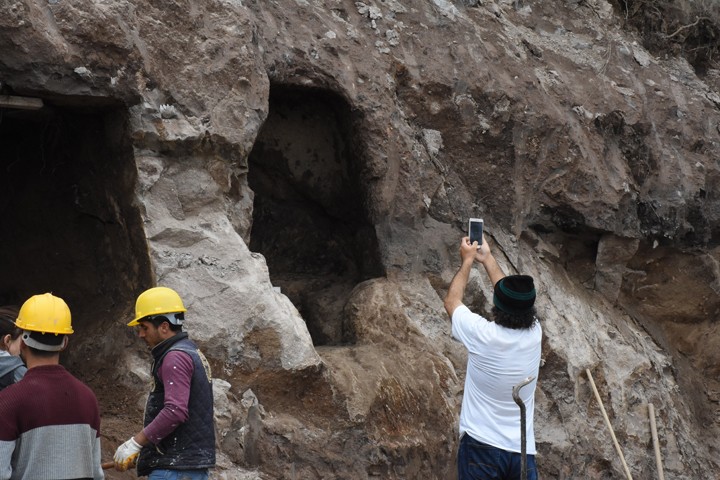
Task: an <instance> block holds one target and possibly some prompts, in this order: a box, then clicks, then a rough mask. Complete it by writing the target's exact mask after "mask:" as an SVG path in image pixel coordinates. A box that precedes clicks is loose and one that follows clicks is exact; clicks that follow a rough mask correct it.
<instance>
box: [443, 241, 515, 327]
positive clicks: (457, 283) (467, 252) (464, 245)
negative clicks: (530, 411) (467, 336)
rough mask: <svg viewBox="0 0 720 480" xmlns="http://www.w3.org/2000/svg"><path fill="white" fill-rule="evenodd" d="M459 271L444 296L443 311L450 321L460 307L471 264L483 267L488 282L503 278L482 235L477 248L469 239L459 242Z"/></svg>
mask: <svg viewBox="0 0 720 480" xmlns="http://www.w3.org/2000/svg"><path fill="white" fill-rule="evenodd" d="M460 259H461V262H462V263H461V264H460V269H459V270H458V272H457V273H456V274H455V277H453V279H452V282H450V287H449V288H448V292H447V295H445V302H444V303H445V311H446V312H447V314H448V316H449V317H450V318H451V319H452V314H453V312H454V311H455V309H456V308H457V307H459V306H460V305H462V299H463V296H464V295H465V287H467V282H468V279H469V278H470V269H472V264H473V262H475V261H477V262H479V263H481V264H482V265H483V267H485V272H486V273H487V275H488V278H490V281H491V282H492V284H493V287H494V286H495V284H496V283H497V282H498V281H499V280H500V279H501V278H503V277H504V276H505V274H504V273H503V271H502V269H501V268H500V265H498V263H497V261H495V257H493V256H492V253H491V252H490V246H489V245H488V243H487V242H486V241H485V236H484V235H483V243H482V245H480V246H479V247H478V244H477V242H473V243H472V244H471V243H470V238H469V237H463V239H462V240H461V241H460Z"/></svg>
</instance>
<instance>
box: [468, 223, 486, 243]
mask: <svg viewBox="0 0 720 480" xmlns="http://www.w3.org/2000/svg"><path fill="white" fill-rule="evenodd" d="M468 230H469V236H470V243H473V242H475V241H477V242H478V246H480V245H482V235H483V221H482V220H480V219H477V218H471V219H470V227H469V229H468Z"/></svg>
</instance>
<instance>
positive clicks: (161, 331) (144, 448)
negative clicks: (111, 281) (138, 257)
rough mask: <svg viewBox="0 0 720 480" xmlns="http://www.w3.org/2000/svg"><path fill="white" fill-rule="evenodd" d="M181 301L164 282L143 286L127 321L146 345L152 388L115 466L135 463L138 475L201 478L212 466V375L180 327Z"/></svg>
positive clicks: (181, 317) (182, 319)
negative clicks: (141, 419) (138, 424)
mask: <svg viewBox="0 0 720 480" xmlns="http://www.w3.org/2000/svg"><path fill="white" fill-rule="evenodd" d="M186 311H187V310H186V309H185V306H184V305H183V302H182V299H181V298H180V295H178V293H177V292H176V291H175V290H172V289H170V288H167V287H154V288H151V289H149V290H146V291H144V292H143V293H141V294H140V296H138V298H137V301H136V302H135V317H134V318H133V319H132V321H131V322H130V323H128V326H130V327H137V328H138V336H139V337H140V338H142V339H143V340H144V341H145V343H147V345H148V347H150V349H151V354H152V358H153V363H152V376H153V380H154V382H153V388H152V391H151V392H150V395H149V396H148V399H147V404H146V406H145V419H144V422H143V425H144V428H143V429H142V430H141V431H140V432H138V433H137V434H135V435H133V436H132V437H130V439H128V440H127V441H126V442H125V443H123V444H122V445H120V446H119V447H118V449H117V451H116V452H115V456H114V460H115V468H116V469H117V470H120V471H124V470H127V469H128V468H130V467H132V466H133V465H135V464H137V474H138V476H144V475H148V476H151V477H154V476H157V478H165V479H178V478H183V479H188V480H206V479H207V478H208V475H209V473H208V469H210V468H212V467H214V466H215V426H214V419H213V394H212V383H211V382H212V376H211V374H210V367H209V365H208V362H207V360H206V359H205V356H204V355H203V354H202V352H201V351H200V350H199V349H198V347H197V345H195V343H193V342H192V341H191V340H190V338H189V337H188V334H187V332H184V331H183V323H184V321H185V312H186Z"/></svg>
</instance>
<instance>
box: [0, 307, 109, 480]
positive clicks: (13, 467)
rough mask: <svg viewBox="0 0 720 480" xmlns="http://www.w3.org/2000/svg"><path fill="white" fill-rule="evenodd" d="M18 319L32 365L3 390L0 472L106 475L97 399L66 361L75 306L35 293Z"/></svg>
mask: <svg viewBox="0 0 720 480" xmlns="http://www.w3.org/2000/svg"><path fill="white" fill-rule="evenodd" d="M15 325H16V326H17V327H18V328H20V329H21V330H22V342H21V345H20V356H21V357H22V358H23V360H25V363H26V364H27V368H28V370H27V372H26V373H25V376H24V377H23V378H22V380H20V381H19V382H17V383H15V384H13V385H10V386H9V387H7V388H5V389H4V390H2V391H0V477H1V478H37V479H43V478H49V477H48V472H52V478H93V479H101V478H104V474H103V471H102V468H101V464H100V409H99V408H98V403H97V399H96V398H95V394H94V393H93V392H92V390H90V388H89V387H88V386H87V385H85V384H84V383H82V382H81V381H80V380H78V379H77V378H75V377H74V376H72V375H71V374H70V373H69V372H68V371H67V370H65V368H64V367H63V366H62V365H60V352H61V351H62V350H64V349H65V348H66V347H67V344H68V336H69V335H71V334H72V333H73V328H72V323H71V315H70V309H69V308H68V306H67V304H66V303H65V301H64V300H63V299H62V298H60V297H56V296H54V295H53V294H51V293H45V294H43V295H35V296H32V297H30V298H29V299H28V300H27V301H26V302H25V303H24V304H23V305H22V307H21V308H20V311H19V313H18V316H17V319H16V320H15ZM56 452H63V453H62V455H57V454H56Z"/></svg>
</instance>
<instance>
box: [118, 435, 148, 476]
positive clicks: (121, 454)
mask: <svg viewBox="0 0 720 480" xmlns="http://www.w3.org/2000/svg"><path fill="white" fill-rule="evenodd" d="M140 450H142V445H140V444H139V443H137V442H136V441H135V437H130V440H128V441H127V442H125V443H123V444H122V445H120V446H119V447H118V449H117V450H116V451H115V456H114V457H113V460H115V470H118V471H120V472H124V471H125V470H127V469H128V468H131V467H134V466H135V463H136V462H137V458H138V455H140Z"/></svg>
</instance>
